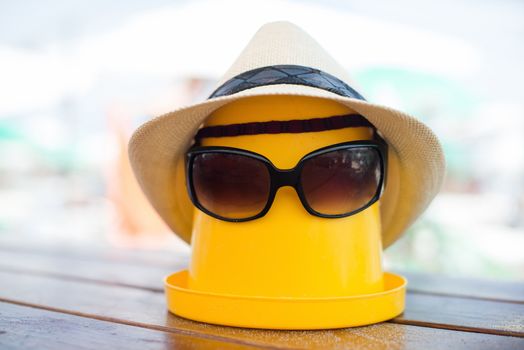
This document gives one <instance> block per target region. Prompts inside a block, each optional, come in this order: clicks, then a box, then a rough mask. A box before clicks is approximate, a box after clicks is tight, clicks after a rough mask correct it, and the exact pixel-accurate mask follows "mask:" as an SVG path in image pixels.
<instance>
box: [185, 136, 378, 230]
mask: <svg viewBox="0 0 524 350" xmlns="http://www.w3.org/2000/svg"><path fill="white" fill-rule="evenodd" d="M386 166H387V143H386V142H385V141H384V140H383V139H382V138H381V137H380V136H379V135H378V134H377V133H376V132H375V133H374V138H373V140H357V141H349V142H343V143H338V144H334V145H330V146H327V147H323V148H320V149H317V150H315V151H312V152H310V153H308V154H306V155H305V156H303V157H302V158H301V159H300V160H299V161H298V163H297V164H296V166H295V167H294V168H292V169H279V168H277V167H275V166H274V165H273V163H272V162H271V161H270V160H269V159H268V158H266V157H265V156H263V155H261V154H258V153H255V152H252V151H248V150H244V149H240V148H234V147H225V146H199V145H198V144H196V145H193V146H192V147H191V148H190V149H189V150H188V151H187V153H186V180H187V183H186V185H187V188H188V192H189V197H190V199H191V201H192V202H193V204H194V205H195V206H196V207H197V208H198V209H200V210H201V211H203V212H204V213H206V214H208V215H210V216H212V217H214V218H217V219H220V220H225V221H232V222H241V221H249V220H254V219H257V218H260V217H262V216H264V215H265V214H266V213H267V212H268V211H269V209H270V208H271V204H272V203H273V200H274V199H275V194H276V192H277V190H278V189H279V188H280V187H282V186H292V187H293V188H294V189H295V190H296V192H297V194H298V197H299V198H300V201H301V203H302V205H303V206H304V208H305V209H306V210H307V211H308V212H309V213H310V214H312V215H315V216H319V217H323V218H341V217H346V216H350V215H354V214H356V213H358V212H360V211H362V210H364V209H366V208H367V207H369V206H370V205H372V204H373V203H375V202H376V201H377V200H378V199H379V198H380V196H381V195H382V193H383V191H384V189H385V185H386V183H385V178H386V176H385V174H386Z"/></svg>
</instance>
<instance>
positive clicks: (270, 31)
mask: <svg viewBox="0 0 524 350" xmlns="http://www.w3.org/2000/svg"><path fill="white" fill-rule="evenodd" d="M281 64H292V65H301V66H307V67H312V68H316V69H320V70H321V71H324V72H326V73H329V74H332V75H334V76H335V77H337V78H339V79H341V80H343V81H344V82H346V83H348V84H350V83H351V80H350V79H349V77H348V76H347V72H346V71H345V69H344V68H343V67H342V66H341V65H340V64H339V63H338V62H337V61H335V59H334V58H333V57H331V55H329V53H328V52H327V51H326V50H325V49H324V48H323V47H322V46H321V45H320V44H319V43H318V42H317V41H316V40H315V39H314V38H313V37H311V36H310V35H309V34H308V33H306V32H305V31H304V30H303V29H302V28H300V27H299V26H297V25H295V24H294V23H291V22H289V21H275V22H269V23H266V24H264V25H263V26H262V27H260V29H259V30H258V31H257V32H256V33H255V35H254V36H253V38H251V40H250V41H249V42H248V44H247V45H246V47H245V48H244V49H243V50H242V52H241V53H240V55H239V56H238V57H237V59H236V60H235V61H234V62H233V64H232V65H231V67H230V68H229V69H228V70H227V71H226V73H225V74H224V75H223V76H222V78H221V79H220V80H219V81H218V83H217V84H216V87H219V86H221V85H222V84H223V83H225V82H226V81H228V80H229V79H231V78H233V77H235V76H237V75H239V74H241V73H243V72H246V71H250V70H253V69H256V68H260V67H265V66H272V65H281ZM350 85H351V84H350Z"/></svg>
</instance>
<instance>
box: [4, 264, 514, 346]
mask: <svg viewBox="0 0 524 350" xmlns="http://www.w3.org/2000/svg"><path fill="white" fill-rule="evenodd" d="M0 281H2V286H1V287H0V298H1V299H2V300H3V301H9V302H18V303H23V304H25V305H30V306H36V307H41V308H46V309H49V310H52V311H60V312H65V313H71V314H75V315H80V316H86V317H93V318H98V319H102V320H109V321H113V322H120V323H125V324H129V325H135V326H140V327H147V328H151V329H157V330H164V331H169V330H173V329H178V330H183V331H185V332H188V333H189V334H194V335H195V336H198V335H199V334H203V335H207V336H216V337H222V338H231V339H235V340H237V341H244V342H249V343H250V344H254V345H265V346H272V345H276V346H281V347H295V348H296V347H300V348H336V347H340V345H341V344H344V345H346V344H349V345H348V346H354V347H363V346H369V345H370V344H371V345H373V346H376V347H382V348H403V347H405V346H406V344H417V346H416V347H413V348H428V347H434V346H435V344H436V343H439V342H443V343H446V344H448V345H450V346H451V345H454V346H453V348H457V347H459V348H460V347H463V346H464V344H465V343H466V344H469V343H470V342H471V343H472V344H473V343H475V344H477V345H478V346H481V345H482V344H483V343H484V342H485V343H486V344H487V343H489V344H491V345H493V344H494V343H497V342H498V341H501V342H505V341H506V340H503V339H505V337H502V336H499V335H482V334H476V333H469V332H457V331H446V330H442V329H441V330H438V329H434V328H426V327H414V326H409V325H401V324H392V323H383V324H379V325H374V326H369V327H359V328H346V329H338V330H326V331H278V330H275V331H273V330H254V329H242V328H235V327H222V326H215V325H210V324H206V323H201V322H194V321H191V320H187V319H183V318H181V317H177V316H174V315H172V314H171V313H169V312H167V310H166V308H165V300H164V295H163V294H162V293H157V292H154V291H149V290H144V289H133V288H127V287H122V286H108V285H100V284H92V283H86V282H80V281H72V280H63V279H55V278H51V277H47V276H35V275H25V274H20V273H8V272H0ZM474 302H476V303H482V302H483V301H478V300H474ZM514 306H520V305H519V304H514ZM480 308H482V305H480ZM457 312H459V310H457ZM495 316H496V317H495V318H494V319H493V320H492V322H493V324H492V325H491V327H499V328H500V327H501V322H502V321H501V315H495ZM502 316H503V315H502ZM502 319H503V320H504V319H505V318H504V317H502ZM431 335H434V337H432V336H431ZM480 336H483V337H480ZM477 337H480V338H477ZM485 337H494V338H485ZM512 339H519V340H522V339H523V338H512ZM512 341H514V340H511V342H512ZM439 344H440V343H439ZM518 344H520V346H522V345H523V343H522V342H518ZM486 348H489V346H486Z"/></svg>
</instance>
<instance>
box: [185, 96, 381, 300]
mask: <svg viewBox="0 0 524 350" xmlns="http://www.w3.org/2000/svg"><path fill="white" fill-rule="evenodd" d="M347 113H353V111H351V110H350V109H348V108H347V107H346V106H343V105H341V104H339V103H336V102H334V101H330V100H327V99H321V98H312V97H307V96H288V95H275V96H255V97H248V98H245V99H241V100H238V101H235V102H232V103H230V104H227V105H225V106H223V107H221V108H220V109H218V110H216V111H215V112H214V113H213V114H212V115H210V117H209V118H208V119H207V120H206V126H211V125H224V124H234V123H245V122H254V121H269V120H290V119H309V118H314V117H329V116H333V115H341V114H347ZM371 137H372V131H371V130H370V129H369V128H366V127H351V128H343V129H337V130H326V131H319V132H304V133H282V134H258V135H242V136H233V137H210V138H204V139H202V145H204V146H212V145H213V146H230V147H237V148H242V149H246V150H249V151H254V152H257V153H260V154H262V155H264V156H266V157H267V158H268V159H270V160H271V162H272V163H273V164H274V165H275V166H276V167H278V168H280V169H289V168H292V167H294V166H295V165H296V163H297V162H298V161H299V159H300V158H301V157H302V156H304V155H305V154H307V153H309V152H311V151H313V150H316V149H318V148H321V147H325V146H328V145H331V144H335V143H340V142H345V141H352V140H367V139H371ZM191 248H192V257H191V262H190V266H189V270H188V278H187V284H188V288H190V289H191V290H195V291H203V292H208V293H221V294H233V295H243V296H264V297H291V298H293V297H296V298H301V297H337V296H351V295H360V294H369V293H376V292H381V291H383V290H384V280H383V279H384V277H383V270H382V243H381V222H380V200H379V201H377V202H375V203H374V204H373V205H371V206H370V207H368V208H366V209H365V210H363V211H361V212H359V213H357V214H354V215H352V216H349V217H344V218H321V217H316V216H313V215H311V214H309V213H308V212H307V211H306V209H305V208H304V207H303V206H302V203H301V202H300V200H299V197H298V195H297V193H296V192H295V190H294V189H293V188H292V187H289V186H286V187H281V188H280V189H279V190H278V192H277V194H276V196H275V199H274V202H273V204H272V206H271V208H270V210H269V212H268V213H267V214H266V215H265V216H263V217H261V218H258V219H255V220H251V221H246V222H227V221H223V220H219V219H216V218H213V217H211V216H209V215H207V214H205V213H203V212H202V211H200V210H198V209H197V208H195V209H194V212H193V232H192V241H191Z"/></svg>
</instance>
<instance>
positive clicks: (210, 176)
mask: <svg viewBox="0 0 524 350" xmlns="http://www.w3.org/2000/svg"><path fill="white" fill-rule="evenodd" d="M193 185H194V189H195V192H196V197H197V200H198V201H199V203H200V204H201V205H202V206H203V207H204V208H206V209H207V210H209V211H210V212H212V213H214V214H217V215H220V216H222V217H224V218H229V219H245V218H248V217H251V216H254V215H256V214H258V213H260V212H261V211H262V209H264V207H265V206H266V203H267V199H268V196H269V188H270V176H269V171H268V169H267V167H266V166H265V165H264V164H263V163H262V162H261V161H259V160H256V159H253V158H250V157H246V156H242V155H236V154H228V153H218V152H216V153H202V154H198V155H196V156H195V158H194V162H193Z"/></svg>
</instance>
